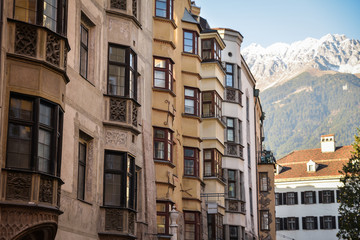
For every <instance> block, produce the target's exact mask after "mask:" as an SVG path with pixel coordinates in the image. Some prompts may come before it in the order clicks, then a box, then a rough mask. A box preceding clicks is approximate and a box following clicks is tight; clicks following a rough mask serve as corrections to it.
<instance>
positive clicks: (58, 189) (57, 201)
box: [56, 186, 61, 207]
mask: <svg viewBox="0 0 360 240" xmlns="http://www.w3.org/2000/svg"><path fill="white" fill-rule="evenodd" d="M56 195H57V196H56V205H57V206H58V207H60V196H61V187H60V186H58V188H57V193H56Z"/></svg>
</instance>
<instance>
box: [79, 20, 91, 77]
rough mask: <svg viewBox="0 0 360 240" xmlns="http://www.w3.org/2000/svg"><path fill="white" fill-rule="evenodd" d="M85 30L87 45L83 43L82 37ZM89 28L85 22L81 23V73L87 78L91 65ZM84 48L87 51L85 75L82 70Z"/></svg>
mask: <svg viewBox="0 0 360 240" xmlns="http://www.w3.org/2000/svg"><path fill="white" fill-rule="evenodd" d="M83 31H85V32H86V35H87V37H86V45H85V43H83V41H82V37H83ZM88 45H89V28H88V27H86V26H85V25H84V24H83V23H81V24H80V61H79V65H80V66H79V73H80V75H81V76H82V77H83V78H85V79H88V66H89V48H88ZM82 49H84V51H85V53H86V62H85V74H84V75H83V72H82V55H81V50H82Z"/></svg>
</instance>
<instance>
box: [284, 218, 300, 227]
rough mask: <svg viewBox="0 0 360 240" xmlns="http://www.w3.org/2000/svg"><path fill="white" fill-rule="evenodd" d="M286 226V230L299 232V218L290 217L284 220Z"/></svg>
mask: <svg viewBox="0 0 360 240" xmlns="http://www.w3.org/2000/svg"><path fill="white" fill-rule="evenodd" d="M284 225H286V227H287V228H286V230H299V218H296V217H289V218H285V219H284Z"/></svg>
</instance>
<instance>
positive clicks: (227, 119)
mask: <svg viewBox="0 0 360 240" xmlns="http://www.w3.org/2000/svg"><path fill="white" fill-rule="evenodd" d="M229 120H232V122H233V124H232V127H231V126H229V124H228V121H229ZM229 131H231V132H232V134H233V139H232V140H231V139H229ZM226 141H227V142H231V143H234V142H236V135H235V118H231V117H227V118H226Z"/></svg>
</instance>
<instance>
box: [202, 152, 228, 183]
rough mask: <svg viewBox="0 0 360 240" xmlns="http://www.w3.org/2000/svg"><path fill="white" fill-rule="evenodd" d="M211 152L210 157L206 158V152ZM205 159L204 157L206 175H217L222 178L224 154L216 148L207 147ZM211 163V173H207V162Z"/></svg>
mask: <svg viewBox="0 0 360 240" xmlns="http://www.w3.org/2000/svg"><path fill="white" fill-rule="evenodd" d="M207 152H210V158H209V159H208V158H206V153H207ZM203 159H204V177H217V178H220V179H222V176H223V174H222V168H221V166H222V155H221V153H220V152H219V151H218V150H217V149H216V148H206V149H203ZM209 162H210V165H211V172H210V175H209V174H207V173H206V169H205V165H206V164H205V163H209Z"/></svg>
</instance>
